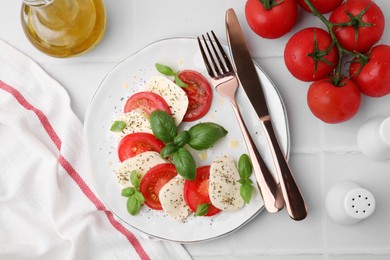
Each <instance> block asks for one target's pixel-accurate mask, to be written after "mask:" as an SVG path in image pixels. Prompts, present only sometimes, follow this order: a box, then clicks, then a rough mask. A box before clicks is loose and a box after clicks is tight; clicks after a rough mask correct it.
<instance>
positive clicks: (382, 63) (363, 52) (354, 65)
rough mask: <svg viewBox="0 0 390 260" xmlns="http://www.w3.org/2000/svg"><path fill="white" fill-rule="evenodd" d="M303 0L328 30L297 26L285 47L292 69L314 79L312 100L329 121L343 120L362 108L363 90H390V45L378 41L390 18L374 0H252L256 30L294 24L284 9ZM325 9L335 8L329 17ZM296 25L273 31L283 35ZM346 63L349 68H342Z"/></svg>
mask: <svg viewBox="0 0 390 260" xmlns="http://www.w3.org/2000/svg"><path fill="white" fill-rule="evenodd" d="M291 2H293V3H291ZM298 4H299V6H301V7H302V8H303V9H304V10H305V11H308V12H311V13H312V14H313V15H315V16H316V17H318V18H319V19H320V20H321V21H322V22H323V23H324V25H325V26H326V28H327V31H324V30H323V29H321V28H315V27H312V28H305V29H303V30H300V31H298V32H296V33H295V34H294V35H293V36H292V37H291V38H290V39H289V40H288V41H287V44H286V47H285V51H284V61H285V64H286V67H287V69H288V70H289V71H290V73H291V74H292V75H293V76H294V77H296V78H297V79H299V80H301V81H306V82H313V83H312V84H311V85H310V87H309V89H308V92H307V102H308V106H309V109H310V110H311V112H312V113H313V114H314V115H315V116H316V117H317V118H319V119H320V120H322V121H324V122H326V123H330V124H333V123H340V122H344V121H346V120H349V119H350V118H352V117H354V116H355V115H356V114H357V112H358V110H359V108H360V103H361V95H360V93H363V94H364V95H367V96H370V97H382V96H385V95H388V94H390V54H389V50H390V46H389V45H377V46H375V44H376V43H377V42H378V41H379V40H380V39H381V37H382V35H383V32H384V27H385V18H384V15H383V13H382V11H381V9H380V7H379V6H378V5H377V4H376V3H375V2H374V1H372V0H346V1H343V0H298V1H297V2H296V1H285V0H247V3H246V8H245V14H246V19H247V22H248V24H249V26H250V27H251V28H252V29H253V31H254V32H255V33H257V34H259V35H260V36H262V37H264V38H276V37H269V35H267V34H265V33H264V32H275V31H276V30H280V29H279V27H287V26H291V24H292V26H294V24H295V20H293V19H291V20H290V21H289V22H288V23H287V22H285V21H286V19H285V17H280V12H281V11H280V10H281V9H282V8H284V9H285V11H284V12H286V13H287V12H288V13H289V14H290V15H291V14H295V13H296V10H295V9H296V8H297V6H298ZM254 6H256V8H254ZM250 7H253V8H250ZM325 13H330V16H329V18H326V17H325V16H324V15H323V14H325ZM302 14H303V15H304V12H302ZM286 15H287V14H286ZM254 17H255V18H254ZM275 20H276V21H277V22H275ZM298 20H299V19H298ZM293 21H294V22H293ZM292 26H291V28H292ZM291 28H290V27H289V29H286V30H284V33H281V34H279V35H276V34H275V35H274V36H277V37H281V36H282V35H284V34H286V33H287V32H288V31H289V30H290V29H291ZM344 65H348V66H349V70H346V71H345V70H343V67H344Z"/></svg>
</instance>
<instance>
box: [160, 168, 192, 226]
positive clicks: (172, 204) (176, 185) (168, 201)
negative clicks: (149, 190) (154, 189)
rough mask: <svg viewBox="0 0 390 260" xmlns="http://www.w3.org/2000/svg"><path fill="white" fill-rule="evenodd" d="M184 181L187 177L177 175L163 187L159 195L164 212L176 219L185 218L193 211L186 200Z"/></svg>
mask: <svg viewBox="0 0 390 260" xmlns="http://www.w3.org/2000/svg"><path fill="white" fill-rule="evenodd" d="M184 182H185V179H183V177H181V176H180V175H177V176H176V177H174V178H173V179H171V180H170V181H169V182H167V183H166V184H165V185H164V186H163V187H162V188H161V190H160V193H159V195H158V198H159V200H160V202H161V206H162V208H163V210H164V212H165V213H167V214H168V215H169V216H171V217H172V218H174V219H175V220H182V219H185V218H186V217H187V216H188V215H189V214H190V212H191V210H190V208H189V207H188V206H187V204H186V203H185V201H184V196H183V190H184Z"/></svg>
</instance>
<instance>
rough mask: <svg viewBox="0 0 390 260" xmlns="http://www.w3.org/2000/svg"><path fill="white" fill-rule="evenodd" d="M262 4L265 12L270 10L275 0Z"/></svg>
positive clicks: (265, 1)
mask: <svg viewBox="0 0 390 260" xmlns="http://www.w3.org/2000/svg"><path fill="white" fill-rule="evenodd" d="M260 2H261V3H262V4H263V6H264V9H265V10H269V9H271V7H272V2H273V0H262V1H260Z"/></svg>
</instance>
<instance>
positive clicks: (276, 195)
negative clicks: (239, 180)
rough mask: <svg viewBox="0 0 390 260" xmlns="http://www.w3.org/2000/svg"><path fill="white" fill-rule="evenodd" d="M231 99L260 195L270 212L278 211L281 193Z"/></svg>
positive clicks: (281, 197) (281, 202)
mask: <svg viewBox="0 0 390 260" xmlns="http://www.w3.org/2000/svg"><path fill="white" fill-rule="evenodd" d="M231 101H232V104H233V106H232V107H233V110H234V113H235V115H236V118H237V120H238V124H239V125H240V128H241V132H242V133H243V136H244V139H245V142H246V145H247V148H248V153H249V157H250V158H251V161H252V165H253V172H254V173H255V176H256V181H257V184H258V186H259V189H260V193H261V196H262V197H263V201H264V206H265V208H266V209H267V211H268V212H270V213H275V212H278V211H280V210H281V209H283V207H284V200H283V196H282V193H281V192H280V188H279V186H278V184H277V182H276V180H275V178H274V177H273V175H272V174H271V172H270V171H269V170H268V167H267V165H266V164H265V162H264V160H263V158H262V157H261V155H260V153H259V151H258V150H257V148H256V145H255V144H254V142H253V139H252V137H251V135H250V134H249V132H248V128H247V127H246V125H245V123H244V120H243V118H242V116H241V113H240V110H239V108H238V106H237V103H236V102H235V100H231Z"/></svg>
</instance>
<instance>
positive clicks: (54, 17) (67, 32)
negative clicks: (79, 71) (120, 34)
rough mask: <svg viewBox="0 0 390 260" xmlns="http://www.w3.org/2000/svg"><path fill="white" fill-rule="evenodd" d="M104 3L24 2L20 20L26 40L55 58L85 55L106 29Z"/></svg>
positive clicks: (82, 0) (76, 0) (77, 0)
mask: <svg viewBox="0 0 390 260" xmlns="http://www.w3.org/2000/svg"><path fill="white" fill-rule="evenodd" d="M102 1H103V0H24V3H23V6H22V11H21V18H22V26H23V29H24V32H25V34H26V36H27V38H28V39H29V40H30V42H31V43H32V44H33V45H34V46H35V47H36V48H37V49H39V50H40V51H42V52H44V53H46V54H48V55H50V56H54V57H71V56H75V55H80V54H82V53H85V52H87V51H88V50H90V49H92V48H93V47H94V46H96V45H97V44H98V43H99V42H100V40H101V39H102V37H103V35H104V33H105V28H106V14H105V8H104V4H103V2H102Z"/></svg>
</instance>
